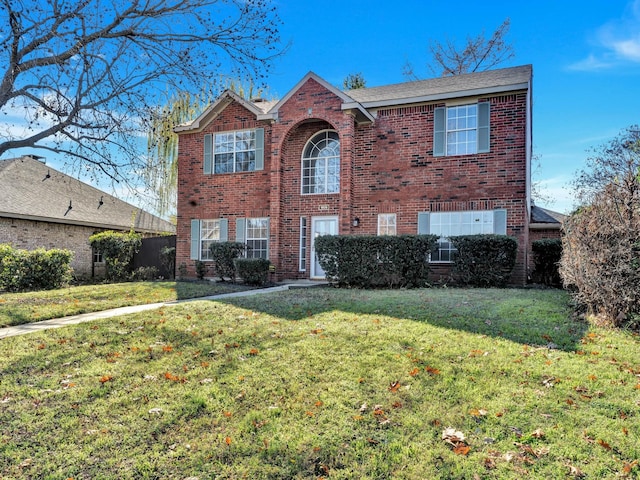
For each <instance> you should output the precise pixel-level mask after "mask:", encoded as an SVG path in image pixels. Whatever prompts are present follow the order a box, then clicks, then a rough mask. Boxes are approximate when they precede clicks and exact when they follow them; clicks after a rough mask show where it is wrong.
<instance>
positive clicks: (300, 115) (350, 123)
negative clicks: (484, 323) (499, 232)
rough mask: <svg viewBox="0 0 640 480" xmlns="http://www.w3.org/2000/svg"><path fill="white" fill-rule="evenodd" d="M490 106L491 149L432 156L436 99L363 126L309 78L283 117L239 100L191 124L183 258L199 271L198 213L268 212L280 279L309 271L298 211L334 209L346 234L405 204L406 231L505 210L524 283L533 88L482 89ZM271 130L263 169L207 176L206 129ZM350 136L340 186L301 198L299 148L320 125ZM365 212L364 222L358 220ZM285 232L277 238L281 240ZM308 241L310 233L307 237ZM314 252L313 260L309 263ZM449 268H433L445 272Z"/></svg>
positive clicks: (183, 152) (183, 194)
mask: <svg viewBox="0 0 640 480" xmlns="http://www.w3.org/2000/svg"><path fill="white" fill-rule="evenodd" d="M478 100H482V101H488V102H490V104H491V109H490V112H491V130H490V131H491V137H490V141H491V143H490V145H491V148H490V153H483V154H475V155H459V156H442V157H434V156H433V122H434V108H435V107H436V106H438V105H436V104H425V105H413V106H407V107H402V108H389V109H386V110H379V111H378V112H377V118H376V120H375V122H374V123H373V124H371V123H364V124H360V125H358V124H356V122H355V120H354V116H353V115H352V114H351V113H350V112H348V111H343V110H342V109H341V107H342V100H341V99H340V98H338V97H337V96H336V95H335V94H334V93H332V92H330V91H328V90H327V89H326V88H324V87H323V86H322V85H321V84H319V83H318V82H316V81H315V80H313V79H309V80H308V81H307V82H306V83H304V84H303V85H302V86H300V88H299V89H297V90H296V91H295V92H293V94H292V95H291V96H290V97H289V98H288V99H287V101H286V102H284V103H283V104H282V105H280V107H279V109H278V119H277V121H275V122H273V123H271V122H267V121H262V122H258V121H257V120H255V115H253V114H251V112H249V111H248V110H246V109H245V108H244V107H242V106H240V105H239V104H237V103H232V104H230V105H229V106H227V107H226V108H225V109H224V110H223V111H222V113H221V114H220V115H219V116H218V117H217V118H215V119H214V120H213V121H212V122H211V123H210V124H209V125H208V126H206V127H205V129H204V131H202V132H197V133H191V132H189V133H183V134H181V135H180V142H179V179H178V182H179V188H178V225H177V238H178V240H177V261H176V264H177V265H180V264H181V263H186V264H187V266H188V268H189V269H188V275H190V276H193V275H194V274H195V272H194V269H193V260H189V254H190V220H191V219H207V218H211V219H215V218H221V217H228V218H229V239H234V238H235V237H234V235H235V221H234V217H258V216H267V215H268V216H269V217H270V218H271V225H270V240H271V242H270V260H271V262H272V263H274V264H275V267H276V271H277V276H276V278H278V279H283V278H297V277H308V276H309V271H308V270H307V271H306V272H299V271H298V261H299V259H298V252H299V245H300V240H299V235H300V233H299V232H300V217H301V216H303V217H306V218H307V219H308V221H310V219H311V217H313V216H327V215H335V216H337V217H338V218H339V233H340V234H368V235H375V234H376V233H377V218H378V217H377V216H378V214H379V213H396V218H397V233H398V234H415V233H417V218H418V213H419V212H442V211H465V210H493V209H507V212H508V213H507V234H509V235H512V236H514V237H516V239H517V240H518V243H519V245H520V248H519V253H518V259H517V267H516V270H515V271H514V274H513V277H512V282H513V283H520V284H522V283H524V282H525V281H526V273H527V250H528V246H529V228H528V213H527V204H526V202H527V164H526V162H527V158H526V151H527V139H526V137H527V127H526V119H527V93H526V92H522V93H519V92H518V93H514V94H509V95H500V96H491V97H488V98H481V99H478V98H472V99H470V100H469V102H468V103H473V102H477V101H478ZM256 126H260V127H264V128H265V162H264V170H262V171H257V172H250V173H242V174H224V175H203V137H204V134H205V133H212V132H216V131H225V130H234V129H244V128H252V127H256ZM325 129H332V130H336V131H337V132H338V134H339V137H340V151H341V159H340V193H339V194H328V195H301V194H300V191H301V169H302V166H301V157H302V152H303V148H304V146H305V145H306V142H307V141H308V140H309V139H310V138H311V137H312V136H313V135H314V134H315V133H317V132H319V131H322V130H325ZM356 217H357V218H359V219H360V224H359V226H357V227H354V226H353V225H352V221H353V219H354V218H356ZM276 239H278V241H277V242H276ZM308 242H310V238H309V237H308ZM309 255H310V249H307V264H308V265H309V264H310V261H311V259H310V257H309ZM448 267H449V266H448V265H447V266H435V268H434V270H435V273H436V276H445V277H446V276H447V275H448Z"/></svg>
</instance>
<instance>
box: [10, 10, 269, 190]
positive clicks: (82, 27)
mask: <svg viewBox="0 0 640 480" xmlns="http://www.w3.org/2000/svg"><path fill="white" fill-rule="evenodd" d="M271 5H272V4H271V2H270V1H269V0H242V1H240V0H113V1H109V2H107V1H103V0H82V1H80V0H74V1H58V0H3V1H2V2H0V112H2V113H3V114H4V115H3V116H4V118H5V119H9V120H10V121H11V122H12V123H13V124H15V123H18V121H20V123H22V121H23V120H24V121H26V126H25V129H24V131H19V132H18V131H16V130H15V125H14V127H13V128H9V127H5V128H0V155H2V154H4V153H6V152H8V151H10V150H15V149H20V148H25V147H31V148H38V149H44V150H48V151H50V152H55V153H56V154H66V155H67V156H69V158H70V159H74V160H76V161H79V162H80V164H81V165H84V166H86V167H87V169H89V170H91V171H100V170H101V171H102V172H104V173H106V174H107V175H108V176H110V177H111V178H114V179H116V180H126V179H127V178H130V177H131V176H130V175H129V173H130V172H131V171H132V170H133V169H134V168H137V167H139V162H140V159H141V158H142V157H143V156H141V155H140V144H139V139H138V138H139V133H140V132H141V131H144V129H145V127H144V123H145V122H147V121H148V119H149V110H150V105H158V104H159V103H162V100H161V96H162V95H164V94H166V93H168V94H169V98H173V97H172V96H173V94H174V93H175V92H176V91H186V90H197V89H199V85H201V84H202V79H203V77H205V78H208V77H210V76H211V72H212V71H214V72H215V71H218V70H220V69H222V68H224V69H225V70H227V71H234V70H237V71H238V72H239V73H238V74H237V75H238V76H241V77H251V78H256V79H259V78H262V75H263V74H264V71H265V69H267V68H268V66H269V62H270V60H271V59H272V58H273V56H274V55H276V54H277V53H278V51H277V48H278V42H279V38H278V26H279V24H280V20H279V19H278V16H277V14H276V12H275V8H274V7H272V6H271ZM16 112H17V113H16ZM152 121H153V119H152Z"/></svg>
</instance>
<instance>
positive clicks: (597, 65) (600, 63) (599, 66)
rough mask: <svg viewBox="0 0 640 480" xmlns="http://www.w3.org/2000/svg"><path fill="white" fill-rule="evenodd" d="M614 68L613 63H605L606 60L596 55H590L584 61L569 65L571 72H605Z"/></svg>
mask: <svg viewBox="0 0 640 480" xmlns="http://www.w3.org/2000/svg"><path fill="white" fill-rule="evenodd" d="M612 66H613V63H612V62H609V61H605V60H604V59H600V58H597V57H596V56H595V55H593V54H590V55H589V56H588V57H587V58H585V59H584V60H580V61H579V62H576V63H572V64H571V65H569V67H568V68H569V70H577V71H587V72H591V71H594V70H605V69H607V68H610V67H612Z"/></svg>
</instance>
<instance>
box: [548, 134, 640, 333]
mask: <svg viewBox="0 0 640 480" xmlns="http://www.w3.org/2000/svg"><path fill="white" fill-rule="evenodd" d="M575 187H576V195H577V198H578V200H579V201H580V202H581V204H582V207H580V208H579V209H578V210H577V211H576V212H575V213H573V214H572V215H571V216H570V217H569V218H568V219H567V220H566V221H565V222H564V231H565V234H564V239H563V253H562V259H561V261H560V275H561V277H562V280H563V282H564V284H565V285H566V286H567V287H569V288H570V289H571V291H572V292H573V295H574V297H575V299H576V300H577V302H578V304H579V305H581V306H582V307H584V308H585V309H586V311H587V312H588V313H590V314H592V315H593V316H594V318H596V319H597V320H598V321H599V322H602V323H606V324H609V325H615V326H623V325H633V324H634V325H635V326H639V325H640V130H639V129H638V127H637V126H635V127H631V128H628V129H627V130H625V131H623V132H622V133H621V134H620V135H619V136H618V137H616V138H615V139H614V140H612V141H611V142H610V143H609V144H607V145H603V146H601V147H600V148H598V149H595V150H593V155H592V156H591V157H590V158H589V159H588V160H587V168H586V169H585V170H583V171H582V172H581V173H580V175H579V176H578V178H577V179H576V181H575Z"/></svg>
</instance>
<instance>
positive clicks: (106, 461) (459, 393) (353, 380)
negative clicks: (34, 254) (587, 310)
mask: <svg viewBox="0 0 640 480" xmlns="http://www.w3.org/2000/svg"><path fill="white" fill-rule="evenodd" d="M568 302H569V299H568V297H567V295H566V294H565V293H564V292H561V291H555V290H482V289H477V290H465V289H428V290H409V291H358V290H337V289H309V290H293V291H289V292H283V293H278V294H268V295H256V296H251V297H244V298H235V299H227V300H225V301H216V302H213V301H195V302H190V303H186V304H180V305H176V306H171V307H165V308H162V309H160V310H157V311H152V312H145V313H141V314H135V315H129V316H126V317H119V318H114V319H105V320H100V321H96V322H92V323H86V324H80V325H77V326H73V327H68V328H62V329H56V330H50V331H47V332H38V333H34V334H30V335H27V336H22V337H12V338H8V339H4V340H2V341H1V342H0V424H1V425H2V429H0V477H2V478H46V479H67V478H75V479H78V478H114V479H115V478H118V479H127V478H131V479H134V478H135V479H138V478H163V479H164V478H180V479H184V478H190V477H193V478H199V479H205V478H206V479H209V478H220V479H236V478H251V479H285V478H313V479H318V478H325V479H387V478H397V479H427V478H428V479H473V478H482V479H516V478H518V479H519V478H525V477H526V478H540V479H550V478H578V477H579V475H578V474H579V473H582V474H584V475H585V478H598V479H599V478H639V477H640V467H639V466H638V465H637V463H634V462H636V461H637V460H639V459H640V387H639V384H640V380H639V378H638V375H640V357H638V351H639V349H638V347H639V346H640V339H639V338H638V336H636V335H634V334H631V333H629V332H624V331H615V330H603V329H596V328H591V327H588V326H587V325H586V324H584V323H580V322H578V321H574V320H573V319H572V318H571V315H570V310H569V308H568ZM550 344H554V345H551V346H555V347H557V348H553V349H549V348H547V345H550ZM447 427H451V428H453V429H455V430H457V431H460V432H462V433H463V434H464V435H465V437H466V439H465V441H464V443H460V444H458V445H457V446H458V447H459V448H458V449H457V450H454V447H453V446H452V445H451V444H449V443H447V442H445V441H443V439H442V434H443V431H444V430H445V429H446V428H447ZM467 447H468V450H467Z"/></svg>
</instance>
